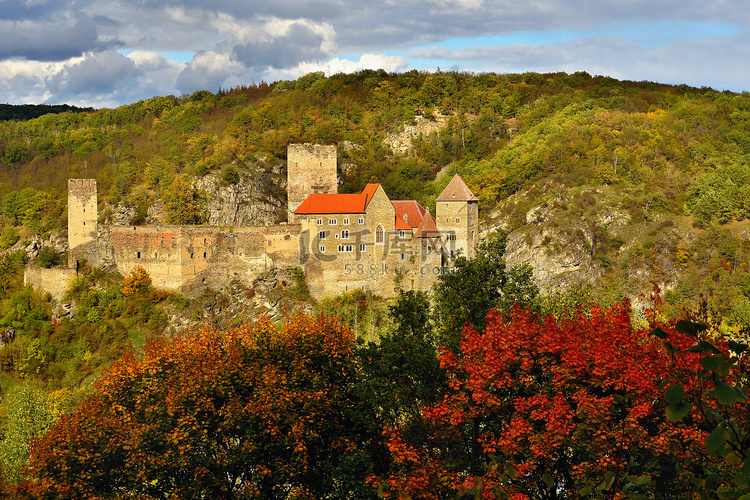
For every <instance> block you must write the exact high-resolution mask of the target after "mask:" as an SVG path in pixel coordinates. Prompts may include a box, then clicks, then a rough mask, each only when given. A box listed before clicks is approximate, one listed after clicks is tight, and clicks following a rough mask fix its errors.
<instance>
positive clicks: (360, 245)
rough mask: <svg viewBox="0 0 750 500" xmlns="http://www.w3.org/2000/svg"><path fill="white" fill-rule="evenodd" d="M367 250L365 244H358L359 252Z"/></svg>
mask: <svg viewBox="0 0 750 500" xmlns="http://www.w3.org/2000/svg"><path fill="white" fill-rule="evenodd" d="M366 250H367V243H360V244H359V251H360V252H364V251H366Z"/></svg>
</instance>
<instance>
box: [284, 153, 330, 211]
mask: <svg viewBox="0 0 750 500" xmlns="http://www.w3.org/2000/svg"><path fill="white" fill-rule="evenodd" d="M286 176H287V182H286V192H287V201H288V219H287V220H288V221H289V222H293V220H292V217H294V216H293V215H292V212H294V211H295V210H296V209H297V207H299V206H300V205H301V204H302V202H303V201H305V199H307V197H308V196H309V195H311V194H336V193H337V192H338V189H339V180H338V173H337V171H336V146H323V145H319V144H314V145H313V144H290V145H289V146H288V147H287V154H286Z"/></svg>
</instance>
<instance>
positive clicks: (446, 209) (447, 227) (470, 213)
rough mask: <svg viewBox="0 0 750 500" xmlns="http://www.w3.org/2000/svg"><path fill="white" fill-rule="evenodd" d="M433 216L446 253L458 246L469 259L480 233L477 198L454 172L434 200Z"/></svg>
mask: <svg viewBox="0 0 750 500" xmlns="http://www.w3.org/2000/svg"><path fill="white" fill-rule="evenodd" d="M435 220H436V222H437V227H438V228H439V229H440V233H441V234H442V235H443V245H444V246H443V248H444V249H445V251H446V253H447V254H448V256H449V257H451V258H452V257H454V256H455V255H456V252H457V251H458V250H461V254H462V255H463V256H464V257H467V258H469V259H471V258H473V257H474V246H475V244H476V241H477V237H478V234H479V198H477V197H476V196H475V195H474V193H472V192H471V189H469V186H467V185H466V183H465V182H464V181H463V179H461V177H460V176H459V175H458V174H456V175H455V176H453V179H451V181H450V182H449V183H448V185H447V186H446V187H445V189H444V190H443V192H442V193H440V196H438V197H437V199H436V200H435Z"/></svg>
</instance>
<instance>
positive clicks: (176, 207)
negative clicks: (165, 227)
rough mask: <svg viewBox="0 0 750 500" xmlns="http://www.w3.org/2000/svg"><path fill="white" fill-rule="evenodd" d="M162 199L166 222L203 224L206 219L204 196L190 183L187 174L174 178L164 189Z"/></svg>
mask: <svg viewBox="0 0 750 500" xmlns="http://www.w3.org/2000/svg"><path fill="white" fill-rule="evenodd" d="M162 200H163V202H164V209H165V210H166V212H167V217H166V222H167V223H168V224H203V223H204V222H205V221H206V215H205V207H206V197H205V195H204V194H203V193H202V192H201V191H199V190H198V189H196V188H194V187H193V186H192V185H191V184H190V178H189V177H188V176H187V175H184V174H183V175H180V176H178V177H177V178H175V180H174V181H172V184H170V185H169V187H168V188H167V189H165V190H164V196H163V198H162Z"/></svg>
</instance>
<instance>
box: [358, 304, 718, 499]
mask: <svg viewBox="0 0 750 500" xmlns="http://www.w3.org/2000/svg"><path fill="white" fill-rule="evenodd" d="M663 328H664V329H666V330H669V331H670V332H672V333H671V340H672V342H673V343H674V344H676V345H680V346H681V347H687V346H690V345H693V344H694V342H695V339H694V338H692V337H689V336H685V335H681V334H679V333H677V332H675V331H674V329H673V328H669V327H667V326H663ZM440 361H441V365H442V366H443V367H444V368H445V369H446V370H447V375H448V379H449V386H450V390H449V392H448V393H447V394H446V395H445V397H444V399H443V401H442V402H441V403H439V404H436V405H433V406H431V407H429V408H425V409H424V410H423V414H424V416H425V417H426V418H427V419H429V420H430V422H431V425H432V428H431V434H430V435H429V437H428V438H427V439H426V441H425V442H423V443H415V442H413V441H412V442H410V440H409V439H408V438H407V437H406V436H404V435H402V433H401V432H400V431H399V430H398V429H391V430H390V431H389V432H388V435H389V439H390V440H389V443H390V449H391V453H392V456H393V459H394V462H395V467H394V472H393V473H392V474H391V475H390V476H388V477H385V478H372V480H371V481H372V482H373V483H375V484H376V485H377V486H378V488H379V490H380V493H381V494H382V495H384V496H387V497H393V496H398V497H402V498H407V497H412V498H435V499H436V498H443V497H444V496H445V495H456V494H459V495H462V494H466V493H469V492H473V493H474V494H475V495H479V496H481V497H482V498H502V497H505V496H510V497H513V498H560V497H569V496H571V495H572V496H573V497H579V496H589V495H591V496H594V497H597V496H603V497H608V498H622V497H625V496H626V495H628V494H644V493H645V494H648V495H655V496H667V497H672V496H673V495H676V494H678V492H680V490H681V489H684V486H685V481H686V476H685V475H683V474H682V472H684V469H683V466H685V467H687V468H689V467H690V466H691V465H690V464H694V463H696V457H700V459H701V461H702V462H701V463H704V464H705V463H706V462H705V460H706V459H707V457H706V455H707V454H706V453H705V448H704V447H703V439H704V438H705V436H706V433H705V432H704V431H702V430H701V429H699V428H697V427H696V426H692V425H686V424H685V423H684V422H678V423H675V422H671V421H669V420H668V419H667V418H666V417H665V408H666V403H665V402H664V401H663V395H664V387H665V386H666V385H669V384H670V383H672V382H673V381H674V380H675V372H674V370H673V367H672V365H671V359H670V356H669V354H668V352H667V350H666V349H665V347H664V345H663V343H662V342H661V340H660V339H658V338H656V337H655V336H652V335H650V334H649V331H648V330H645V329H643V330H636V329H634V328H633V327H632V325H631V314H630V308H629V306H628V305H627V304H622V305H617V306H615V307H613V308H612V309H610V310H602V309H600V308H598V307H593V308H592V309H591V310H590V311H588V312H587V313H586V314H580V315H578V317H577V318H575V319H574V320H572V321H561V322H560V323H556V322H555V321H554V320H553V319H552V318H548V319H547V320H546V321H544V322H541V321H539V320H538V318H535V317H533V316H532V315H531V314H529V313H528V312H525V311H522V310H519V309H516V310H515V311H514V313H513V315H512V319H511V321H508V322H506V321H505V319H504V318H503V317H502V316H501V315H499V314H497V313H490V315H489V316H488V326H487V328H486V330H485V331H484V332H483V333H478V332H476V331H475V330H474V329H472V328H471V327H468V326H467V327H466V328H465V329H464V332H463V337H462V340H461V344H460V351H459V352H458V354H454V353H453V352H451V351H450V350H444V351H443V352H442V353H441V355H440ZM684 361H685V362H686V363H688V364H691V366H693V367H696V366H698V357H697V356H693V357H689V358H688V357H686V358H685V359H684ZM662 382H663V383H662Z"/></svg>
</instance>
